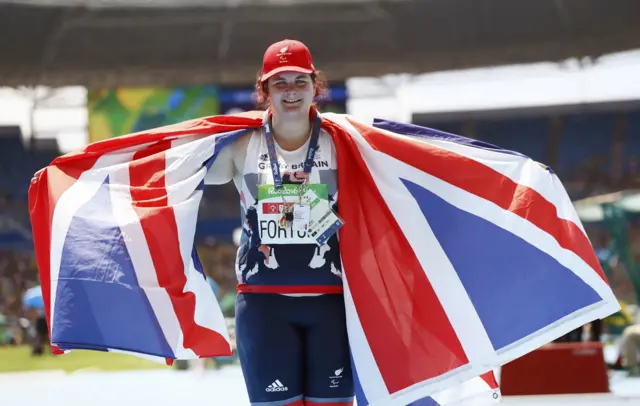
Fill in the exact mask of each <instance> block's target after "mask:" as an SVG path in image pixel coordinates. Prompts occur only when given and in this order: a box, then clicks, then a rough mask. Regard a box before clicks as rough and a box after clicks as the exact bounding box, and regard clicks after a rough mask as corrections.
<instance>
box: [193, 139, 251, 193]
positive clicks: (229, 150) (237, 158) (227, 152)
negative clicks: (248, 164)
mask: <svg viewBox="0 0 640 406" xmlns="http://www.w3.org/2000/svg"><path fill="white" fill-rule="evenodd" d="M250 138H251V134H247V135H243V136H241V137H240V138H238V139H236V140H235V141H233V142H232V143H231V144H230V145H227V146H226V147H224V148H223V149H222V150H221V151H220V153H219V154H218V156H217V157H216V160H215V161H213V165H211V168H210V169H209V171H208V172H207V174H206V175H205V177H204V183H205V185H223V184H225V183H228V182H230V181H231V180H233V181H234V183H235V184H236V186H238V185H239V184H240V181H241V180H242V179H241V177H242V173H243V169H244V161H245V159H246V157H247V146H248V145H249V140H250Z"/></svg>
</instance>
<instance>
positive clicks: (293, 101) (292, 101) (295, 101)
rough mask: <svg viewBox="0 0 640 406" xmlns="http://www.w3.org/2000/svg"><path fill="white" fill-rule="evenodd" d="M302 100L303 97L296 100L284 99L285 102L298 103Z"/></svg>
mask: <svg viewBox="0 0 640 406" xmlns="http://www.w3.org/2000/svg"><path fill="white" fill-rule="evenodd" d="M300 101H302V99H295V100H283V102H284V104H296V103H298V102H300Z"/></svg>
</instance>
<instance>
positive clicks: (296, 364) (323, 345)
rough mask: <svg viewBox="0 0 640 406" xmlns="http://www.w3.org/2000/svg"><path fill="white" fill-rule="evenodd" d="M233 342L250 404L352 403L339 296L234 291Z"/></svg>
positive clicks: (317, 405) (341, 405)
mask: <svg viewBox="0 0 640 406" xmlns="http://www.w3.org/2000/svg"><path fill="white" fill-rule="evenodd" d="M236 340H237V347H238V355H239V356H240V363H241V365H242V373H243V375H244V379H245V382H246V385H247V390H248V392H249V398H250V400H251V404H252V405H260V406H285V405H286V406H300V405H309V406H325V405H326V406H350V405H352V404H353V398H354V387H353V377H352V373H351V358H350V354H349V344H348V339H347V327H346V321H345V310H344V299H343V297H342V295H335V294H331V295H330V294H327V295H321V296H307V297H291V296H284V295H278V294H266V293H240V294H238V296H237V300H236Z"/></svg>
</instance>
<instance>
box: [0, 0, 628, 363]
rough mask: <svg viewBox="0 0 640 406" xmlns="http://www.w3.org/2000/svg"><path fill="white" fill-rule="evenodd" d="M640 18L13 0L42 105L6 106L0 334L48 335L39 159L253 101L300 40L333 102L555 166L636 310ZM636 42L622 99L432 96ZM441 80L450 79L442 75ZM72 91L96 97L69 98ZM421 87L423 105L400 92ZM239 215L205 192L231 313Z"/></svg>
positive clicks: (209, 264)
mask: <svg viewBox="0 0 640 406" xmlns="http://www.w3.org/2000/svg"><path fill="white" fill-rule="evenodd" d="M638 15H640V4H639V3H638V2H637V1H634V0H616V1H604V0H602V1H598V0H565V1H562V0H536V1H528V2H512V1H507V0H448V1H444V0H440V1H419V0H393V1H392V0H388V1H382V0H381V1H373V0H371V1H367V0H350V1H346V0H343V1H341V2H340V1H330V0H325V1H299V0H288V1H275V0H272V1H267V0H238V1H231V0H229V1H224V0H218V1H213V0H212V1H208V2H207V1H195V0H185V1H181V2H178V1H170V0H156V1H142V0H139V1H138V0H131V1H126V2H124V1H116V0H103V1H81V0H75V1H74V0H65V1H58V2H54V1H47V0H30V1H6V0H0V86H2V88H1V89H0V100H1V99H2V97H3V96H7V97H9V99H7V100H16V99H15V97H21V98H23V99H24V98H26V99H28V100H29V101H30V105H31V107H30V116H29V117H30V119H29V122H28V123H27V125H25V124H24V123H21V122H20V120H19V119H18V118H15V120H13V122H12V117H7V113H6V111H5V112H4V115H2V114H3V113H2V112H0V117H1V118H2V123H4V124H0V346H2V345H7V346H15V345H22V344H33V342H34V334H33V326H34V323H35V320H36V319H37V317H38V315H37V311H33V310H30V309H27V308H25V307H24V306H23V303H22V295H23V293H24V292H25V291H26V289H28V288H30V287H32V286H35V285H37V284H38V278H37V269H36V264H35V260H34V257H33V242H32V237H31V226H30V222H29V215H28V207H27V190H28V186H29V180H30V179H31V176H32V175H33V173H34V172H35V171H36V170H38V169H40V168H42V167H44V166H46V165H47V164H49V163H50V162H51V161H52V160H53V159H54V158H55V157H56V156H59V155H60V154H62V153H64V152H67V151H63V150H61V147H60V143H59V140H62V139H64V138H65V136H66V135H67V134H66V133H67V132H68V133H69V136H70V134H71V133H75V135H77V133H78V132H80V133H83V134H85V135H86V137H85V138H84V142H89V141H95V140H100V139H104V138H108V137H113V136H118V135H122V134H126V133H129V132H133V131H138V130H142V129H146V128H151V127H157V126H160V125H165V124H171V123H174V122H178V121H182V120H185V119H189V118H194V117H199V116H204V115H213V114H224V113H229V112H235V111H244V110H249V109H253V108H254V107H253V99H252V89H253V82H254V78H255V74H256V71H257V68H258V67H259V63H260V58H261V56H262V53H263V51H264V49H265V47H266V46H267V45H268V44H270V43H271V42H273V41H275V40H279V39H282V38H285V37H290V38H296V39H300V40H302V41H304V42H306V43H307V44H308V45H309V46H310V48H311V50H312V52H313V54H314V58H315V62H316V65H317V66H319V67H320V68H321V69H322V70H323V71H325V72H326V74H327V76H328V78H329V80H330V94H329V97H328V98H327V99H326V100H323V101H322V102H321V109H322V110H324V111H334V112H349V113H354V114H358V113H362V114H361V115H363V116H365V118H371V117H372V116H374V115H376V116H379V117H381V118H391V119H399V120H402V121H411V122H414V123H416V124H420V125H425V126H429V127H434V128H438V129H441V130H445V131H449V132H453V133H456V134H461V135H464V136H467V137H471V138H475V139H479V140H482V141H486V142H489V143H492V144H496V145H499V146H501V147H504V148H507V149H513V150H517V151H519V152H522V153H524V154H526V155H529V156H530V157H532V158H533V159H535V160H537V161H539V162H543V163H545V164H547V165H549V166H550V167H551V168H552V169H553V170H554V171H555V172H556V173H557V174H558V175H559V177H560V179H562V181H563V183H564V184H565V187H566V189H567V192H568V193H569V195H570V197H571V198H572V199H573V200H574V201H576V207H579V208H581V211H580V213H585V217H584V218H585V227H586V229H587V232H588V234H589V236H590V238H591V241H592V243H593V244H594V246H595V247H596V250H597V252H598V254H599V256H600V257H601V260H602V263H603V265H604V266H605V270H606V272H607V273H608V275H609V277H610V279H611V283H612V286H613V288H614V291H615V293H616V295H618V297H619V299H620V300H621V301H623V302H624V303H625V304H628V305H630V307H629V308H630V309H632V310H633V309H634V305H636V304H637V303H638V295H640V270H639V269H638V267H637V262H638V261H639V260H640V216H638V215H637V214H636V213H637V212H640V205H636V204H635V203H634V201H633V197H634V196H636V191H637V190H640V166H639V162H640V88H639V87H638V85H637V83H640V64H638V63H637V60H639V59H640V57H639V56H638V54H637V53H636V54H633V52H634V51H633V50H636V49H640V24H637V16H638ZM620 52H631V53H632V56H634V55H635V57H636V59H634V60H635V61H636V62H635V63H636V64H635V65H633V66H634V67H637V68H638V70H636V71H633V70H632V74H631V75H630V76H629V78H630V79H629V82H628V83H627V84H626V86H622V87H623V88H624V89H626V91H627V92H626V93H624V92H623V93H624V94H622V95H616V94H609V95H607V97H595V98H589V97H587V96H585V94H587V93H588V90H589V89H582V88H579V89H578V93H580V92H582V94H583V96H584V97H583V98H581V99H580V98H578V99H576V100H569V101H567V100H566V98H562V97H559V98H557V100H558V101H556V99H555V98H554V97H552V96H553V95H552V94H551V92H550V93H549V96H548V98H547V100H546V102H545V101H544V100H543V101H542V102H540V101H539V100H538V101H536V102H531V103H529V104H527V103H526V102H524V103H522V104H520V105H518V103H510V102H508V100H510V99H509V98H508V97H507V98H506V99H505V100H507V101H504V100H503V103H502V104H501V103H500V101H498V103H489V102H488V101H489V100H490V99H492V96H493V97H494V98H495V96H496V95H495V94H491V93H492V92H491V87H490V85H488V86H485V87H484V88H482V89H481V88H479V90H478V92H485V93H484V94H481V95H477V94H476V95H472V97H471V98H472V99H474V100H476V101H477V100H479V102H477V103H476V105H474V106H471V105H470V104H469V103H468V101H469V99H465V97H467V98H468V97H470V96H469V95H468V94H467V95H463V94H462V93H461V95H460V97H461V99H460V100H459V101H453V102H452V103H450V105H452V106H453V107H451V108H448V109H447V108H445V107H443V108H439V109H438V108H435V109H434V108H428V107H424V106H425V101H430V102H431V104H436V105H437V104H438V100H439V99H438V97H439V96H438V93H437V92H436V90H438V89H439V91H441V92H447V89H449V90H448V92H449V93H453V94H454V95H455V92H456V91H457V90H459V89H460V88H461V86H462V85H464V84H465V83H467V82H462V80H463V79H462V78H463V77H464V78H465V79H464V80H467V81H469V83H472V82H473V83H482V82H487V83H490V82H491V80H493V78H494V77H496V75H499V74H500V69H499V68H496V67H498V66H504V65H516V66H520V67H522V66H528V65H524V64H534V65H531V66H534V67H535V66H537V65H535V64H540V63H544V64H546V65H545V66H546V68H547V69H549V66H551V67H553V68H554V69H560V70H564V71H565V73H566V71H568V70H571V69H573V71H574V73H575V74H576V75H579V74H580V72H581V71H583V72H584V71H587V70H589V69H593V68H594V67H595V68H597V67H598V66H599V65H600V64H602V63H604V62H603V61H605V60H606V59H607V58H608V57H609V55H611V54H615V53H620ZM570 68H571V69H570ZM463 69H474V70H471V71H462V70H463ZM543 71H544V69H543ZM441 72H445V73H446V74H447V75H453V74H455V73H456V72H470V73H468V74H467V76H464V75H463V74H462V73H460V74H459V75H458V76H455V77H454V76H446V77H445V76H442V77H439V76H438V74H440V73H441ZM521 72H524V71H521ZM526 72H527V73H521V75H523V76H522V77H518V75H519V74H518V70H517V69H516V71H515V73H512V76H513V75H515V78H514V80H513V83H518V80H532V79H533V80H534V81H535V79H536V76H535V75H536V73H535V72H537V71H536V70H535V69H533V68H532V69H531V70H529V71H526ZM633 72H635V75H634V74H633ZM425 75H426V76H425ZM527 75H528V76H527ZM531 75H534V76H533V78H532V77H531ZM541 75H542V74H541ZM469 77H470V78H471V79H469ZM438 78H440V79H441V80H442V81H443V83H444V84H443V85H442V86H440V87H433V86H432V87H430V86H429V85H428V83H431V82H432V81H434V80H438ZM455 78H458V79H455ZM634 79H635V81H634ZM456 80H458V81H460V82H459V83H458V85H459V86H458V87H456V86H455V85H456V82H455V81H456ZM567 80H569V79H567ZM425 83H427V84H425ZM540 83H543V82H540ZM618 87H620V86H619V85H618ZM69 89H72V90H71V92H72V93H73V94H77V93H78V89H81V90H80V93H79V94H81V95H82V97H80V98H79V99H78V98H77V97H75V96H74V97H72V98H71V99H73V100H72V101H69V100H70V99H68V98H66V97H65V94H67V93H66V92H69ZM74 89H75V90H74ZM574 90H575V89H574ZM518 91H519V90H518V88H517V87H515V88H514V90H513V92H512V93H517V92H518ZM403 92H404V93H403ZM411 92H413V99H423V100H422V104H421V103H420V102H417V103H409V104H408V102H407V100H408V99H406V98H405V99H403V98H402V97H401V96H402V94H407V93H411ZM509 93H510V92H509V91H508V90H507V91H506V94H509ZM560 93H562V89H561V90H560ZM605 93H606V92H605ZM610 93H612V92H610ZM613 93H615V92H613ZM510 96H513V95H512V94H511V95H510ZM522 96H523V97H524V99H526V96H527V95H526V94H524V95H522ZM556 96H557V95H556ZM10 97H14V99H11V98H10ZM78 100H79V101H78ZM483 100H487V102H486V104H484V105H483ZM0 103H1V101H0ZM7 103H12V102H11V101H9V102H7ZM358 106H359V107H358ZM420 106H423V107H420ZM465 106H466V107H465ZM78 108H80V109H82V110H83V111H86V115H87V116H86V120H85V121H82V122H81V124H79V125H80V127H79V128H78V127H74V128H69V127H64V126H62V128H60V127H58V128H54V129H53V130H52V129H45V130H42V131H39V130H38V123H37V122H36V121H37V120H35V119H34V117H38V112H40V113H42V111H43V110H46V109H50V111H49V113H48V115H47V114H44V115H45V116H48V117H49V119H50V120H49V121H53V122H55V121H56V119H55V116H56V114H60V115H62V114H63V113H64V111H65V110H68V109H76V110H77V109H78ZM5 110H6V109H5ZM7 111H8V110H7ZM56 112H57V113H56ZM42 116H43V114H40V117H42ZM54 127H55V126H54ZM625 199H626V200H625ZM621 202H626V203H625V204H621ZM238 213H239V209H238V205H237V202H236V191H235V189H234V188H233V186H232V185H231V184H229V185H225V186H219V187H210V188H207V189H206V192H205V196H204V198H203V202H202V204H201V208H200V213H199V222H198V227H197V241H198V250H199V253H200V255H201V259H202V263H203V267H204V269H205V271H206V273H207V274H208V276H209V277H210V278H211V279H212V280H213V281H215V284H214V286H215V289H217V294H218V297H219V298H220V300H221V301H222V302H223V307H224V308H225V309H226V312H227V314H228V315H229V316H232V314H233V305H232V303H233V300H232V298H233V295H234V291H235V279H234V274H233V264H234V256H235V245H234V241H233V231H234V230H235V229H236V228H237V227H238V225H239V219H238ZM593 213H595V214H593ZM614 327H615V326H613V325H611V331H610V332H615V328H614ZM617 333H618V334H619V331H618V332H617ZM3 356H4V355H3V353H2V352H0V372H2V371H3V368H2V365H5V366H6V365H9V364H10V363H11V362H13V363H14V365H13V366H12V367H11V368H7V369H8V370H19V369H25V368H26V367H24V368H23V367H21V366H20V365H17V363H19V362H18V361H15V360H13V359H12V360H10V359H9V358H5V359H4V360H3V359H2V357H3ZM145 365H146V364H145Z"/></svg>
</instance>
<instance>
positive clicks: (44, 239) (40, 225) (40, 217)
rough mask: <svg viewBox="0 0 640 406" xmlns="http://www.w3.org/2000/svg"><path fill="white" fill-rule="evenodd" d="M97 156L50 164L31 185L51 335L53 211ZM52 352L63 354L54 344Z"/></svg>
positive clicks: (34, 229)
mask: <svg viewBox="0 0 640 406" xmlns="http://www.w3.org/2000/svg"><path fill="white" fill-rule="evenodd" d="M97 160H98V157H89V158H87V159H84V160H78V161H74V162H70V163H68V164H62V165H59V166H49V167H47V168H46V169H45V170H44V171H43V172H41V173H40V174H38V176H36V179H35V180H33V181H32V182H31V185H30V186H29V215H30V219H31V231H32V233H33V245H34V247H35V254H36V261H37V263H38V274H39V276H40V286H41V288H42V300H43V301H44V313H45V318H46V319H47V326H48V328H49V337H51V327H52V326H51V227H52V222H53V213H54V210H55V207H56V204H58V200H59V199H60V196H62V194H63V193H64V192H66V191H67V190H68V189H69V188H70V187H71V186H72V185H73V184H74V183H75V182H76V181H77V180H78V178H79V177H80V175H82V173H83V172H85V171H86V170H88V169H91V168H92V167H93V166H94V165H95V163H96V161H97ZM51 351H52V353H53V354H63V351H61V350H59V349H58V347H56V346H52V347H51Z"/></svg>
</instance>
